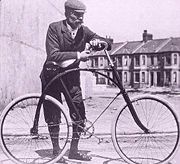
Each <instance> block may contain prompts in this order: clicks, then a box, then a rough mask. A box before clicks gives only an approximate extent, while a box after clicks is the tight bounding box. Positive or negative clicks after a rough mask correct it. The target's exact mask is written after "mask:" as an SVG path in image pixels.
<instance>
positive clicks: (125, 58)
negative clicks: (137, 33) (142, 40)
mask: <svg viewBox="0 0 180 164" xmlns="http://www.w3.org/2000/svg"><path fill="white" fill-rule="evenodd" d="M127 65H128V57H127V56H124V66H127Z"/></svg>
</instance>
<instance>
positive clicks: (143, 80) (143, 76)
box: [142, 72, 145, 83]
mask: <svg viewBox="0 0 180 164" xmlns="http://www.w3.org/2000/svg"><path fill="white" fill-rule="evenodd" d="M142 82H143V83H145V72H142Z"/></svg>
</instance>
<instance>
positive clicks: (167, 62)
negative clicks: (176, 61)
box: [165, 55, 171, 66]
mask: <svg viewBox="0 0 180 164" xmlns="http://www.w3.org/2000/svg"><path fill="white" fill-rule="evenodd" d="M165 59H166V65H167V66H168V65H171V56H170V55H168V56H166V58H165Z"/></svg>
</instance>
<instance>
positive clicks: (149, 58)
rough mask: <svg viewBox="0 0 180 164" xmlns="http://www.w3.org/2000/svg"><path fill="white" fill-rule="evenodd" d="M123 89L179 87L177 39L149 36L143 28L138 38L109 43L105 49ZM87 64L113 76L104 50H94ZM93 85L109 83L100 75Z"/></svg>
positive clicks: (179, 73)
mask: <svg viewBox="0 0 180 164" xmlns="http://www.w3.org/2000/svg"><path fill="white" fill-rule="evenodd" d="M109 53H110V55H111V57H112V59H113V61H114V64H115V66H116V68H117V70H118V73H119V75H120V77H121V80H122V83H123V85H124V86H125V87H126V88H142V87H150V86H159V87H163V86H168V87H175V88H176V87H178V88H179V87H180V38H178V37H177V38H164V39H153V35H152V34H148V33H147V30H144V32H143V35H142V41H130V42H121V43H113V45H112V50H111V51H110V52H109ZM91 62H92V63H91V66H92V67H94V68H97V69H99V70H100V71H102V72H104V73H105V74H106V75H108V76H110V77H112V78H113V75H112V72H110V71H107V70H104V69H105V68H107V67H108V62H107V58H106V56H105V54H104V52H102V51H101V52H97V53H96V54H95V55H94V56H93V57H92V59H91ZM95 76H96V84H104V85H111V83H110V82H109V81H108V80H107V79H105V78H104V77H102V76H100V75H95Z"/></svg>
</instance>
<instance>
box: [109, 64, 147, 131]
mask: <svg viewBox="0 0 180 164" xmlns="http://www.w3.org/2000/svg"><path fill="white" fill-rule="evenodd" d="M111 68H112V70H113V73H114V76H115V78H116V80H117V84H118V87H119V88H120V90H121V93H122V96H123V98H124V100H125V101H126V103H127V106H128V108H129V110H130V112H131V114H132V117H133V119H134V121H135V122H136V124H137V125H138V126H139V127H140V128H141V129H142V130H143V131H144V132H145V133H146V134H147V133H149V129H147V128H146V127H145V126H144V125H143V123H142V122H141V121H140V119H139V117H138V115H137V113H136V111H135V109H134V106H133V104H132V102H131V100H130V98H129V96H128V94H127V92H126V91H125V89H124V87H123V86H122V83H121V80H120V77H119V75H118V73H117V70H116V68H115V67H114V65H113V63H112V65H111Z"/></svg>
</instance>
